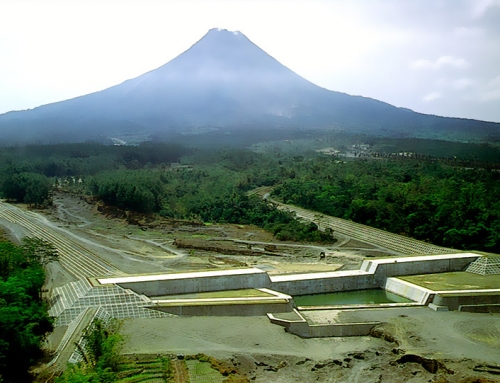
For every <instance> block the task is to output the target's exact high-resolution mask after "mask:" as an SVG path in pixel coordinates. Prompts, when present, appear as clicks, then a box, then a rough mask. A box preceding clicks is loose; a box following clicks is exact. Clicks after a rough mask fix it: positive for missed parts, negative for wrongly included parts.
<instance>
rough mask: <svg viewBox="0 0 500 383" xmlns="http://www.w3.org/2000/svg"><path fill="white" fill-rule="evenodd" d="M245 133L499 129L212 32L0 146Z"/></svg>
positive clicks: (8, 131)
mask: <svg viewBox="0 0 500 383" xmlns="http://www.w3.org/2000/svg"><path fill="white" fill-rule="evenodd" d="M251 126H260V127H266V128H274V127H290V128H292V127H293V128H329V127H336V128H342V129H346V130H350V131H353V132H364V133H370V134H382V135H393V134H396V135H405V136H419V135H420V136H421V135H422V134H424V135H425V134H427V133H429V132H438V133H439V134H441V133H443V132H452V133H453V134H456V132H462V133H464V134H468V132H470V131H473V132H474V133H479V134H480V135H481V137H483V138H485V137H489V136H492V137H497V136H498V135H499V132H500V124H495V123H488V122H481V121H473V120H464V119H450V118H444V117H436V116H428V115H423V114H419V113H415V112H413V111H410V110H408V109H400V108H396V107H394V106H391V105H389V104H386V103H383V102H380V101H377V100H373V99H369V98H364V97H359V96H349V95H347V94H343V93H339V92H334V91H329V90H326V89H324V88H321V87H319V86H316V85H314V84H312V83H311V82H309V81H307V80H305V79H304V78H302V77H300V76H299V75H297V74H296V73H294V72H292V71H291V70H289V69H288V68H286V67H285V66H283V65H281V64H280V63H279V62H278V61H276V60H275V59H274V58H272V57H271V56H269V55H268V54H267V53H265V52H264V51H263V50H261V49H260V48H259V47H257V46H256V45H255V44H253V43H252V42H251V41H250V40H249V39H248V38H247V37H246V36H244V35H243V34H242V33H240V32H229V31H227V30H219V29H212V30H210V31H209V32H208V33H207V34H206V35H205V36H204V37H203V38H202V39H201V40H200V41H198V42H197V43H196V44H194V45H193V46H192V47H191V48H190V49H188V50H187V51H186V52H184V53H183V54H181V55H179V56H178V57H176V58H175V59H173V60H171V61H170V62H168V63H167V64H165V65H163V66H161V67H160V68H158V69H156V70H153V71H150V72H148V73H145V74H143V75H141V76H139V77H136V78H134V79H131V80H127V81H125V82H123V83H122V84H119V85H116V86H113V87H111V88H108V89H105V90H103V91H100V92H96V93H92V94H89V95H86V96H81V97H77V98H74V99H71V100H67V101H62V102H57V103H53V104H49V105H45V106H41V107H38V108H35V109H33V110H28V111H20V112H10V113H6V114H4V115H1V116H0V139H2V141H3V142H9V141H12V142H26V141H28V142H30V141H31V142H33V141H49V142H55V141H81V140H85V139H89V138H95V137H98V136H101V137H105V136H110V135H120V134H124V133H126V132H130V131H133V132H143V133H144V134H145V135H146V134H149V133H152V132H162V133H163V134H165V133H167V134H168V133H169V132H171V133H179V132H183V131H185V130H186V129H189V128H192V127H210V128H214V127H215V128H231V129H237V128H241V127H245V128H247V129H248V128H249V127H251ZM462 133H460V134H462ZM488 135H489V136H488Z"/></svg>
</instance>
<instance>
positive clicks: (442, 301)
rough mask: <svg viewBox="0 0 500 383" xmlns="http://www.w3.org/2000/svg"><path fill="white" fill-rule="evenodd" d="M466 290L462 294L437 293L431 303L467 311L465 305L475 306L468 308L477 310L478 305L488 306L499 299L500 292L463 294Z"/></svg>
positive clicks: (449, 308) (453, 309) (451, 309)
mask: <svg viewBox="0 0 500 383" xmlns="http://www.w3.org/2000/svg"><path fill="white" fill-rule="evenodd" d="M466 293H467V292H466V291H464V292H463V295H462V294H460V295H459V294H449V295H447V294H446V293H438V294H436V296H435V297H434V299H433V301H432V303H433V304H435V305H436V306H446V307H448V310H450V311H455V310H459V308H460V307H462V311H467V309H466V308H465V307H467V306H469V307H476V308H475V309H474V308H472V309H470V310H479V309H478V308H477V307H479V306H489V305H494V304H498V302H499V300H500V292H498V293H497V294H491V293H481V292H470V293H469V295H465V294H466Z"/></svg>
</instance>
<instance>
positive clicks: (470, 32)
mask: <svg viewBox="0 0 500 383" xmlns="http://www.w3.org/2000/svg"><path fill="white" fill-rule="evenodd" d="M454 33H455V35H457V36H459V37H480V36H483V35H484V33H485V30H484V29H483V28H467V27H460V28H456V29H455V30H454Z"/></svg>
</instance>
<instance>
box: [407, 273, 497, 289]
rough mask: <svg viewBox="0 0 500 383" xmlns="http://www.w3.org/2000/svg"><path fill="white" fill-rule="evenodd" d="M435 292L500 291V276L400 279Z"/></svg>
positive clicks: (454, 275) (441, 275)
mask: <svg viewBox="0 0 500 383" xmlns="http://www.w3.org/2000/svg"><path fill="white" fill-rule="evenodd" d="M400 279H402V280H404V281H408V282H410V283H413V284H415V285H418V286H422V287H425V288H427V289H430V290H434V291H452V290H484V289H500V276H498V275H479V274H472V273H466V272H453V273H439V274H424V275H411V276H407V277H400Z"/></svg>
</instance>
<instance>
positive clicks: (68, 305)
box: [49, 280, 171, 326]
mask: <svg viewBox="0 0 500 383" xmlns="http://www.w3.org/2000/svg"><path fill="white" fill-rule="evenodd" d="M50 303H51V307H50V309H49V315H51V316H54V317H57V321H56V326H67V325H69V324H70V323H71V322H72V321H73V320H75V319H76V318H77V317H78V315H80V314H81V313H82V312H83V311H85V309H87V308H88V307H103V308H105V309H106V311H107V312H108V313H109V314H110V315H111V317H113V318H118V319H125V318H161V317H168V316H171V315H169V314H167V313H162V312H160V311H156V310H151V309H148V308H147V306H150V305H152V302H151V300H150V299H149V298H147V297H146V296H144V295H139V294H136V293H135V292H133V291H131V290H128V289H123V288H121V287H119V286H102V287H92V286H91V285H90V283H89V282H88V281H87V280H80V281H78V282H70V283H68V284H66V285H64V286H61V287H58V288H55V289H54V292H53V295H52V299H51V300H50Z"/></svg>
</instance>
